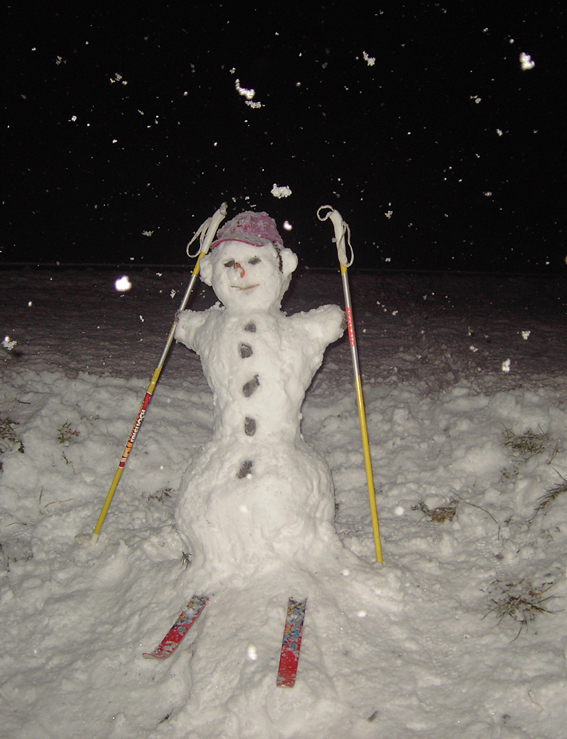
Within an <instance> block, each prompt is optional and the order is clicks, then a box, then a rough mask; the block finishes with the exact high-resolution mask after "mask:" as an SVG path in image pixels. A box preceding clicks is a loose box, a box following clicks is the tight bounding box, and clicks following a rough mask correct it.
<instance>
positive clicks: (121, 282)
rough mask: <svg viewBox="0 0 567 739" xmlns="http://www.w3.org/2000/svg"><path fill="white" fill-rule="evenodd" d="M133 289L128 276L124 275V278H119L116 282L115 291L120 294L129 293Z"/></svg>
mask: <svg viewBox="0 0 567 739" xmlns="http://www.w3.org/2000/svg"><path fill="white" fill-rule="evenodd" d="M131 287H132V283H131V282H130V280H129V279H128V277H127V276H126V275H123V276H122V277H119V278H118V279H117V280H116V281H115V282H114V289H115V290H117V291H118V292H119V293H123V292H127V291H128V290H129V289H130V288H131Z"/></svg>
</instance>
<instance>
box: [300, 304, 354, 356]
mask: <svg viewBox="0 0 567 739" xmlns="http://www.w3.org/2000/svg"><path fill="white" fill-rule="evenodd" d="M290 320H291V321H292V322H293V323H294V324H295V326H296V327H297V328H299V329H300V330H301V331H302V332H305V333H307V334H308V335H309V337H310V339H311V341H312V342H313V344H314V345H315V346H316V348H317V349H318V350H319V351H320V350H323V349H325V347H326V346H328V345H329V344H332V343H333V341H336V340H337V339H340V338H341V336H342V335H343V333H344V330H345V328H346V320H345V314H344V311H343V310H341V308H339V306H338V305H322V306H321V307H320V308H314V309H313V310H310V311H309V312H308V313H296V314H295V315H294V316H291V318H290Z"/></svg>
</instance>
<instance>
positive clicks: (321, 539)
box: [175, 212, 345, 587]
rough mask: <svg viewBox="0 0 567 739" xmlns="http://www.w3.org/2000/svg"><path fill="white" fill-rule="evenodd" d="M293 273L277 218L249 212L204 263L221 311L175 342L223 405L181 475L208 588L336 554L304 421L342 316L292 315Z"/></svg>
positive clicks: (186, 320) (194, 314)
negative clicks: (288, 306) (288, 302)
mask: <svg viewBox="0 0 567 739" xmlns="http://www.w3.org/2000/svg"><path fill="white" fill-rule="evenodd" d="M296 267H297V257H296V255H295V254H294V253H293V252H292V251H291V250H290V249H287V248H285V247H284V245H283V242H282V239H281V236H280V234H279V233H278V231H277V228H276V224H275V222H274V221H273V219H272V218H270V217H269V216H268V215H267V214H266V213H255V212H245V213H241V214H240V215H238V216H236V217H235V218H234V219H232V220H231V221H229V222H228V223H227V224H226V225H225V226H223V228H221V229H220V230H219V232H218V234H217V240H216V241H215V242H214V243H213V244H212V246H211V249H210V252H209V254H207V256H205V257H203V258H202V259H201V262H200V271H201V279H202V280H203V281H204V282H205V283H206V284H207V285H211V286H212V288H213V290H214V292H215V294H216V296H217V298H218V299H219V301H220V302H219V303H217V304H216V305H214V306H213V307H212V308H210V309H208V310H206V311H191V310H186V311H182V312H181V313H180V314H179V316H178V323H177V328H176V332H175V338H176V340H177V341H178V342H181V343H183V344H185V345H186V346H187V347H189V349H192V350H193V351H195V352H196V353H197V354H198V355H199V356H200V358H201V362H202V366H203V371H204V373H205V376H206V378H207V381H208V383H209V385H210V387H211V389H212V391H213V397H214V427H213V436H212V439H211V440H210V442H209V443H208V444H207V445H206V446H205V448H204V449H203V450H202V452H201V453H200V455H199V457H198V459H197V460H196V461H195V462H194V463H192V464H191V465H190V467H189V469H188V471H187V473H186V474H185V476H184V478H183V481H182V486H181V495H180V499H179V503H178V507H177V512H176V522H177V527H178V531H179V532H180V534H181V535H182V537H184V538H185V539H186V540H187V542H188V545H189V549H190V552H191V556H192V559H193V563H194V567H192V568H191V569H192V571H193V572H194V573H195V572H196V571H197V572H200V573H202V581H203V586H204V587H207V586H210V585H211V583H213V582H221V581H225V582H226V581H227V580H230V581H231V582H234V577H235V576H237V574H238V576H242V577H249V576H250V574H251V573H252V572H257V573H258V572H260V571H263V572H266V571H269V570H270V568H272V569H274V568H275V567H276V566H278V565H281V563H285V562H290V561H292V560H293V561H295V562H297V561H298V560H299V561H309V559H310V558H311V557H313V556H314V555H316V553H317V552H321V553H322V552H324V551H325V550H326V549H327V550H328V548H329V547H331V549H332V548H334V547H335V546H336V542H337V538H336V534H335V531H334V524H333V520H334V496H333V485H332V480H331V475H330V471H329V468H328V466H327V464H326V463H325V461H324V460H323V459H322V458H321V457H320V456H319V455H318V454H317V453H316V452H315V450H313V449H312V448H311V447H310V446H308V445H307V443H306V442H305V441H304V439H303V436H302V434H301V428H300V422H301V405H302V402H303V398H304V395H305V392H306V390H307V388H308V387H309V385H310V383H311V380H312V378H313V376H314V374H315V372H316V371H317V369H318V368H319V366H320V365H321V362H322V361H323V354H324V351H325V349H326V347H327V346H328V345H329V344H331V343H332V342H334V341H336V340H337V339H339V338H340V337H341V336H342V334H343V331H344V326H345V324H344V314H343V311H342V310H341V309H340V308H339V307H338V306H336V305H326V306H322V307H320V308H316V309H314V310H311V311H309V312H305V313H298V314H296V315H293V316H286V314H285V313H283V312H282V311H281V310H280V305H281V300H282V297H283V295H284V293H285V291H286V289H287V288H288V286H289V283H290V280H291V274H292V273H293V271H294V270H295V268H296Z"/></svg>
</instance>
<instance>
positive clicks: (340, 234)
mask: <svg viewBox="0 0 567 739" xmlns="http://www.w3.org/2000/svg"><path fill="white" fill-rule="evenodd" d="M324 210H327V213H326V214H325V215H321V213H322V212H323V211H324ZM317 218H318V219H319V220H320V221H326V220H327V219H328V218H330V219H331V222H332V224H333V226H334V228H335V238H334V239H333V240H334V242H335V243H336V245H337V252H338V255H339V263H340V265H341V272H343V270H345V269H348V268H349V267H350V266H351V264H352V263H353V262H354V250H353V248H352V244H351V243H350V228H349V227H348V224H347V223H345V222H344V221H343V218H342V216H341V214H340V213H339V211H338V210H335V209H334V208H332V207H331V206H330V205H322V206H321V207H320V208H319V210H318V211H317ZM347 244H348V249H349V256H348V257H347Z"/></svg>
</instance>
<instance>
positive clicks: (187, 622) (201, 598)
mask: <svg viewBox="0 0 567 739" xmlns="http://www.w3.org/2000/svg"><path fill="white" fill-rule="evenodd" d="M208 600H209V599H208V598H207V596H206V595H194V596H193V597H192V598H191V600H190V601H189V603H187V605H186V607H185V609H184V610H183V611H182V612H181V613H180V614H179V618H178V619H177V621H176V622H175V623H174V624H173V626H172V627H171V629H170V630H169V631H168V632H167V634H166V635H165V637H164V638H163V640H162V642H161V644H160V645H159V646H158V647H156V649H154V651H153V652H144V653H143V655H142V656H143V657H146V658H147V659H152V658H153V659H166V658H167V657H169V656H171V655H172V654H173V653H174V652H175V650H176V649H177V647H178V646H179V644H180V643H181V640H182V639H183V637H184V636H185V634H186V633H187V632H188V631H189V629H190V628H191V626H193V624H194V623H195V621H196V620H197V619H198V618H199V616H200V614H201V612H202V610H203V608H204V607H205V606H206V605H207V603H208Z"/></svg>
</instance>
